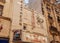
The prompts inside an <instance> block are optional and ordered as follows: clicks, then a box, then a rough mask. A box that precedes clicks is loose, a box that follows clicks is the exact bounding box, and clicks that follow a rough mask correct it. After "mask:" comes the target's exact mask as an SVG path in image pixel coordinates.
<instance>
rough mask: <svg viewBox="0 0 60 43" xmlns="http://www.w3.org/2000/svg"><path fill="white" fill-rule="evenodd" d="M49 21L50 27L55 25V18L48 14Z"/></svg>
mask: <svg viewBox="0 0 60 43" xmlns="http://www.w3.org/2000/svg"><path fill="white" fill-rule="evenodd" d="M48 21H49V23H50V25H52V24H53V18H52V17H51V15H50V13H48Z"/></svg>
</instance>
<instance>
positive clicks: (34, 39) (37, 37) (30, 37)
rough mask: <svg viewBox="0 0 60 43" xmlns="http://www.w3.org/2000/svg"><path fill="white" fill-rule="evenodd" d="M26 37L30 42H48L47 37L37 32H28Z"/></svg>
mask: <svg viewBox="0 0 60 43" xmlns="http://www.w3.org/2000/svg"><path fill="white" fill-rule="evenodd" d="M24 37H25V41H27V42H28V40H29V41H30V42H41V43H47V37H44V36H40V35H37V34H30V33H26V34H25V36H24Z"/></svg>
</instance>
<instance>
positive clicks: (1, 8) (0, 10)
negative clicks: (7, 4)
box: [0, 5, 3, 16]
mask: <svg viewBox="0 0 60 43" xmlns="http://www.w3.org/2000/svg"><path fill="white" fill-rule="evenodd" d="M2 13H3V6H2V5H0V16H2Z"/></svg>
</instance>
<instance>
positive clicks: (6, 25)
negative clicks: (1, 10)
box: [0, 18, 11, 37]
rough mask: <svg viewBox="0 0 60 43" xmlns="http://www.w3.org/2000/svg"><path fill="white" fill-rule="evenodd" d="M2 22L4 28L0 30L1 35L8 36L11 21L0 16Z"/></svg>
mask: <svg viewBox="0 0 60 43" xmlns="http://www.w3.org/2000/svg"><path fill="white" fill-rule="evenodd" d="M0 21H1V22H0V24H1V25H2V30H1V31H0V37H8V36H9V33H10V27H11V22H10V21H8V20H4V19H1V18H0Z"/></svg>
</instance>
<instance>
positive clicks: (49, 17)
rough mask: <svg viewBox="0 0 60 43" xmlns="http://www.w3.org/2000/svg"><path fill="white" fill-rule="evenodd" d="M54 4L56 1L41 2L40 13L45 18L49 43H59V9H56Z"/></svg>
mask: <svg viewBox="0 0 60 43" xmlns="http://www.w3.org/2000/svg"><path fill="white" fill-rule="evenodd" d="M56 2H57V1H56V0H49V1H48V0H43V3H42V12H43V15H44V16H45V17H46V22H47V26H48V31H49V41H50V43H55V42H57V43H60V35H59V34H60V33H59V32H60V28H59V27H60V26H59V23H60V19H59V18H60V15H59V13H60V8H59V7H57V5H56Z"/></svg>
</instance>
